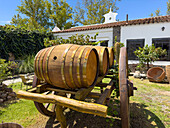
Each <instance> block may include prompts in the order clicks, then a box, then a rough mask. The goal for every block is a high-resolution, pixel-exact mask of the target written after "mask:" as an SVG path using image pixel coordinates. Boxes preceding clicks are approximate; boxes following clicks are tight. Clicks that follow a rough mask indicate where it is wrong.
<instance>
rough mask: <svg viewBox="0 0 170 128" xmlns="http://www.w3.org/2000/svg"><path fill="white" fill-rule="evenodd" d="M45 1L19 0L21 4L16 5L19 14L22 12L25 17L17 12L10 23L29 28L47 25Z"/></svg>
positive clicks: (45, 26) (46, 26)
mask: <svg viewBox="0 0 170 128" xmlns="http://www.w3.org/2000/svg"><path fill="white" fill-rule="evenodd" d="M45 5H46V3H45V1H44V0H24V1H23V0H21V6H17V7H18V9H16V10H17V11H18V13H19V14H23V15H24V16H26V18H22V17H21V16H20V15H19V14H18V15H17V16H16V15H14V17H13V18H12V22H11V24H15V25H16V26H25V27H28V28H29V29H32V28H35V29H40V28H45V29H47V28H48V27H49V24H48V18H49V16H48V14H47V12H46V6H45Z"/></svg>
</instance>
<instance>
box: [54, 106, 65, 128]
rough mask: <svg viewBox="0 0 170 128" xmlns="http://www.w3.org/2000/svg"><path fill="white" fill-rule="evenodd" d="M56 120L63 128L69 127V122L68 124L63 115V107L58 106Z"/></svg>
mask: <svg viewBox="0 0 170 128" xmlns="http://www.w3.org/2000/svg"><path fill="white" fill-rule="evenodd" d="M55 111H56V118H57V120H58V121H59V122H60V125H61V128H66V127H67V122H66V118H65V116H64V114H63V108H62V106H61V105H58V104H56V108H55Z"/></svg>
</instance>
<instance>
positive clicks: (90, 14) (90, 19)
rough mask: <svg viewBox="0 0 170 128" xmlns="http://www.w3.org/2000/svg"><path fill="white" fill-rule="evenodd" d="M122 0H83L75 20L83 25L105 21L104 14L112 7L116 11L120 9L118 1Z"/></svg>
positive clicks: (77, 8)
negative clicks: (117, 4) (117, 5)
mask: <svg viewBox="0 0 170 128" xmlns="http://www.w3.org/2000/svg"><path fill="white" fill-rule="evenodd" d="M117 1H120V0H114V1H113V0H83V1H82V3H80V2H78V3H77V6H76V9H75V14H74V21H75V22H76V23H80V24H83V25H88V24H96V23H103V22H104V17H103V15H104V14H106V13H107V12H109V9H110V8H111V9H112V10H113V11H114V12H116V11H117V10H118V7H116V2H117Z"/></svg>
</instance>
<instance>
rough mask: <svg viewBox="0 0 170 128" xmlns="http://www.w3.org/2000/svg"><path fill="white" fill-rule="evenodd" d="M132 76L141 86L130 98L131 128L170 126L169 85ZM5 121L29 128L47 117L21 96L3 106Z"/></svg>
mask: <svg viewBox="0 0 170 128" xmlns="http://www.w3.org/2000/svg"><path fill="white" fill-rule="evenodd" d="M130 79H131V80H132V81H133V83H134V86H135V87H137V88H138V90H137V91H135V94H134V96H133V97H131V98H130V107H131V110H130V111H131V112H130V116H131V127H132V128H156V127H157V128H170V85H169V84H164V83H151V82H149V81H148V80H143V81H141V80H140V79H134V78H133V77H130ZM105 81H107V80H105ZM15 85H16V86H13V89H14V91H18V90H19V89H20V83H17V84H15ZM41 120H42V121H41ZM2 121H3V122H15V123H19V124H21V125H23V126H24V127H28V128H29V127H32V126H33V125H34V124H37V122H39V123H38V124H39V125H41V123H42V124H44V123H46V122H47V121H48V120H47V119H45V117H44V116H42V115H41V114H40V113H39V112H38V111H37V109H36V108H35V106H34V104H33V102H32V101H29V100H23V99H21V100H19V101H17V102H15V103H12V104H7V105H0V122H2ZM30 125H31V126H30ZM36 126H37V125H36ZM37 127H38V126H37Z"/></svg>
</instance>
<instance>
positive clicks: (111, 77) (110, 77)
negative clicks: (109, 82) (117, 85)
mask: <svg viewBox="0 0 170 128" xmlns="http://www.w3.org/2000/svg"><path fill="white" fill-rule="evenodd" d="M104 78H109V79H113V76H105V77H104Z"/></svg>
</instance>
